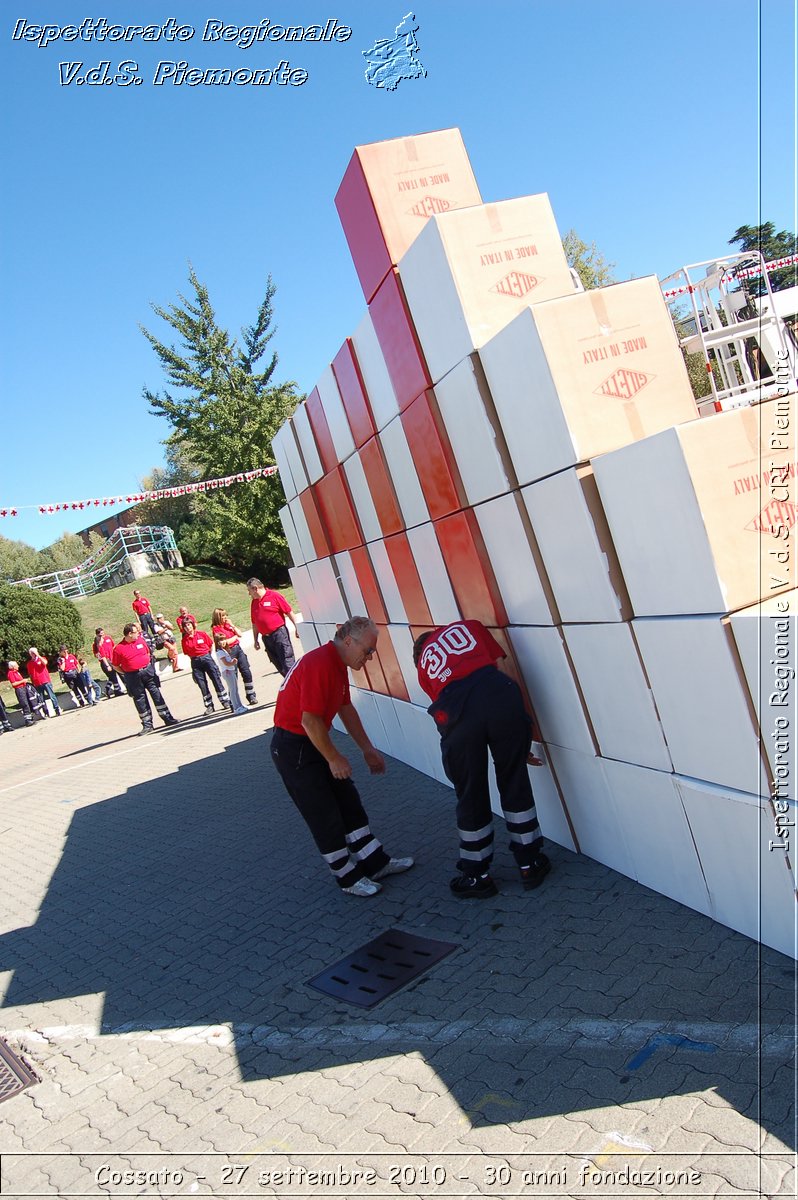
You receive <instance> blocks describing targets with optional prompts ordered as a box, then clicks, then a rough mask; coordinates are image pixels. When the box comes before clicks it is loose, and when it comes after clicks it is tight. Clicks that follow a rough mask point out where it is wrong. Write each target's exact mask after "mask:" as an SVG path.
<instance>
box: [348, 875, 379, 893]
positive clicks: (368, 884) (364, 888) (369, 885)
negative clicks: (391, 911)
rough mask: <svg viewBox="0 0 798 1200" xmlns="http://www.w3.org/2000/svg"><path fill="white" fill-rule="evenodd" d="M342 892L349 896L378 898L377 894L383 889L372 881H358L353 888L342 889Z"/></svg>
mask: <svg viewBox="0 0 798 1200" xmlns="http://www.w3.org/2000/svg"><path fill="white" fill-rule="evenodd" d="M341 891H342V892H346V894H347V896H376V895H377V892H381V891H382V888H381V887H380V885H379V884H378V883H374V882H373V881H372V880H371V879H365V878H363V879H358V881H357V883H353V884H352V886H351V887H348V888H341Z"/></svg>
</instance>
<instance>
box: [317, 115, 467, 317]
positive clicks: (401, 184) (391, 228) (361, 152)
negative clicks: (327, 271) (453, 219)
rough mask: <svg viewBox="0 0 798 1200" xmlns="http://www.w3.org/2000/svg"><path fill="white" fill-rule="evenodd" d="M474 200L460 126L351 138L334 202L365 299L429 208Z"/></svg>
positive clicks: (445, 208)
mask: <svg viewBox="0 0 798 1200" xmlns="http://www.w3.org/2000/svg"><path fill="white" fill-rule="evenodd" d="M481 200H482V197H481V196H480V194H479V188H478V187H477V182H476V179H475V178H474V173H473V171H472V170H471V164H470V162H469V161H468V155H467V154H466V149H465V146H464V145H463V138H462V135H461V133H460V130H459V129H441V130H437V131H436V132H434V133H422V134H418V135H417V136H415V137H403V138H392V139H391V140H389V141H385V142H372V143H370V144H369V145H366V146H356V147H355V152H354V154H353V155H352V158H351V159H350V161H349V166H348V167H347V169H346V173H345V174H344V177H343V180H342V181H341V186H340V187H339V189H338V192H337V194H336V197H335V207H336V208H337V209H338V216H339V217H340V220H341V224H342V225H343V229H344V234H345V235H346V240H347V242H348V244H349V250H350V253H351V255H352V260H353V262H354V264H355V270H356V271H357V274H358V278H359V279H360V285H361V287H362V288H363V292H364V295H365V297H366V300H371V297H372V296H373V295H374V293H375V292H376V290H377V288H378V287H379V285H380V282H381V280H382V279H384V277H385V275H386V274H387V272H388V271H389V270H390V268H391V267H392V266H395V265H396V264H397V263H398V262H399V259H400V258H401V257H402V255H403V254H404V252H405V251H406V250H407V248H408V246H410V244H411V243H412V242H413V240H414V238H415V237H416V236H417V235H418V233H419V231H420V230H421V229H422V228H423V226H424V223H425V222H426V221H427V220H428V219H429V217H430V216H431V215H432V214H434V213H441V212H448V211H449V210H450V209H453V208H463V207H464V206H465V205H469V204H479V203H481Z"/></svg>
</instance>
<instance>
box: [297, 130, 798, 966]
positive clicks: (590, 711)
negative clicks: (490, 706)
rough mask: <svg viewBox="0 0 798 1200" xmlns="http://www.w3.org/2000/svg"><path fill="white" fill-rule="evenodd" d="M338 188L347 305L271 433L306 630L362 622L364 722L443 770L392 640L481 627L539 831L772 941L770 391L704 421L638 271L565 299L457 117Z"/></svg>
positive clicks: (780, 734) (410, 672)
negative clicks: (499, 668)
mask: <svg viewBox="0 0 798 1200" xmlns="http://www.w3.org/2000/svg"><path fill="white" fill-rule="evenodd" d="M336 204H337V207H338V211H339V214H340V217H341V220H342V224H343V226H344V231H345V233H346V237H347V240H348V242H349V246H350V249H351V251H352V255H353V259H354V262H355V267H356V270H357V273H358V276H359V278H360V280H361V284H362V286H363V290H364V294H365V298H366V302H367V311H366V314H365V316H364V318H363V320H362V321H361V322H360V324H359V325H358V327H357V329H356V330H355V332H354V333H353V334H352V337H351V338H347V340H346V341H345V342H344V344H343V346H342V347H341V348H340V350H339V351H338V353H337V354H336V355H335V357H334V358H333V360H332V362H331V364H330V365H329V366H328V367H327V368H326V369H325V371H324V372H323V374H322V376H321V377H320V379H319V381H318V383H317V385H316V387H315V388H314V389H313V391H312V392H311V394H310V395H309V396H308V398H307V400H306V402H305V403H304V404H303V405H301V406H300V408H299V409H298V410H297V412H296V413H295V414H294V416H293V417H292V418H291V420H290V421H288V422H287V423H286V425H284V426H283V428H282V429H281V430H280V432H279V434H278V435H277V437H276V438H275V441H274V451H275V456H276V459H277V462H278V465H279V467H280V473H281V478H282V480H283V485H284V488H285V492H286V501H287V503H286V506H285V508H284V509H283V510H282V517H283V522H284V526H285V530H286V536H287V539H288V542H289V546H290V548H291V553H292V557H293V560H294V564H295V565H294V568H293V570H292V579H293V582H294V585H295V588H296V591H297V594H298V596H299V600H300V604H301V607H302V610H303V613H304V616H305V618H306V619H305V622H304V624H303V625H302V626H301V635H302V640H303V645H304V647H305V649H310V648H312V647H313V646H315V645H318V644H321V643H323V642H325V641H326V640H328V638H329V637H330V636H331V635H332V633H333V632H334V628H335V625H336V624H337V623H338V622H340V621H342V620H344V619H346V617H347V616H349V615H353V614H356V613H366V614H368V615H369V616H370V617H371V618H372V619H373V620H374V621H375V622H376V624H377V625H378V627H379V630H380V637H379V643H378V652H377V655H375V657H374V659H372V660H371V662H370V663H369V664H368V665H367V666H366V667H365V668H364V670H363V671H361V672H359V673H358V676H357V678H354V679H353V683H354V685H355V687H354V691H353V697H354V702H355V703H356V705H357V707H358V710H359V711H360V713H361V716H362V719H363V722H364V724H365V726H366V728H367V729H368V731H369V735H370V736H371V738H372V740H373V741H374V743H375V744H376V745H378V746H379V747H380V748H381V749H383V750H385V751H386V752H387V753H389V754H391V755H393V756H395V757H397V758H400V759H402V760H403V761H405V762H408V763H410V764H411V765H413V766H415V767H417V768H418V769H419V770H422V771H424V772H426V773H427V774H430V775H432V776H434V777H436V778H438V779H444V776H443V771H442V767H441V764H440V756H439V752H438V735H437V732H436V728H435V725H434V723H433V722H432V721H431V720H430V718H429V716H428V715H427V713H426V711H425V708H426V698H425V696H424V695H423V693H422V692H421V689H420V688H419V686H418V683H417V681H416V677H415V670H414V668H413V665H412V657H411V652H412V644H413V640H414V638H415V637H416V636H417V635H418V633H419V632H421V631H422V630H424V629H429V628H430V627H432V626H435V625H439V624H443V623H446V622H448V621H452V620H455V619H457V618H458V617H468V618H478V619H480V620H481V621H483V622H484V624H485V625H487V626H488V627H489V628H490V629H491V630H492V631H493V633H494V636H496V637H497V639H498V640H499V641H500V642H501V644H502V645H503V646H504V647H505V648H506V650H507V654H508V662H509V669H510V670H511V671H513V672H514V673H515V674H516V677H517V678H518V680H519V683H520V684H521V685H522V687H523V688H524V691H525V693H526V695H527V697H528V701H529V704H530V708H531V711H532V712H533V714H534V718H535V723H536V735H535V736H536V741H535V744H534V749H535V751H536V753H537V754H538V756H539V757H541V758H542V759H543V762H544V765H543V766H532V767H530V774H531V778H532V782H533V786H534V789H535V795H536V801H537V805H538V809H539V814H540V819H541V825H542V828H543V831H544V833H545V835H546V836H547V837H548V838H550V839H552V840H554V841H557V842H559V843H560V844H562V845H564V846H567V847H568V848H569V849H577V850H581V851H583V852H584V853H587V854H589V855H591V856H592V857H595V858H597V859H598V860H599V861H601V862H604V863H606V864H608V865H609V866H611V867H613V868H615V869H617V870H619V871H621V872H623V873H624V874H627V875H629V876H631V877H633V878H635V879H638V880H639V881H640V882H642V883H645V884H647V885H648V886H650V887H653V888H655V889H657V890H658V891H661V892H663V893H664V894H666V895H668V896H671V897H673V898H674V899H677V900H679V901H681V902H683V903H685V904H688V905H690V906H691V907H693V908H696V909H698V910H700V911H702V912H705V913H707V914H708V915H711V916H713V917H715V918H716V919H718V920H720V921H723V922H725V923H727V924H729V925H731V926H733V927H734V928H736V929H740V930H742V931H743V932H745V933H747V934H749V935H750V936H753V937H756V936H760V937H761V938H762V940H763V941H765V942H767V943H768V944H770V945H773V946H776V947H777V948H778V949H781V950H783V951H785V952H788V953H791V952H794V927H795V926H794V922H795V907H794V905H795V878H794V873H793V870H792V866H791V864H793V863H794V862H795V857H796V856H795V840H794V837H791V836H790V835H791V833H794V830H793V829H792V827H791V826H790V825H789V824H788V821H789V820H792V821H794V819H795V815H794V814H795V775H794V766H795V755H794V741H795V736H796V730H795V728H794V724H795V721H794V715H793V714H794V712H795V703H794V692H792V691H790V687H793V688H794V686H795V684H794V682H792V683H791V681H790V678H789V673H788V672H789V666H790V663H792V664H793V665H794V661H795V660H794V654H793V651H794V643H795V638H794V630H793V627H792V624H791V622H792V620H793V618H792V614H793V613H794V611H795V603H796V601H795V597H793V596H792V595H791V593H790V589H791V588H794V587H795V585H796V580H797V579H798V575H797V573H796V570H795V564H794V562H793V556H794V549H793V547H792V543H791V530H792V528H793V525H794V516H793V514H794V512H795V504H794V494H793V488H794V486H795V481H794V478H793V475H792V466H791V464H794V460H795V446H796V419H798V414H796V412H795V405H794V403H793V401H794V398H790V399H789V400H785V399H784V398H777V399H776V400H774V401H771V402H768V403H767V404H763V405H761V406H758V407H756V408H751V409H739V410H734V411H732V412H730V413H727V414H723V415H719V416H717V417H712V418H710V419H708V420H703V421H702V420H699V419H698V414H697V409H696V406H695V402H694V400H693V396H692V391H691V389H690V385H689V382H688V379H687V374H686V371H685V368H684V363H683V359H682V356H681V353H680V351H679V347H678V344H677V341H676V336H675V333H674V330H673V325H672V322H671V319H670V316H669V314H668V312H667V309H666V307H665V304H664V301H663V298H662V294H661V291H660V288H659V284H658V282H657V280H656V279H655V278H653V277H651V278H644V279H637V280H633V281H630V282H628V283H622V284H616V285H613V286H611V287H606V288H600V289H597V290H595V291H591V292H582V291H575V290H574V282H573V279H572V275H571V272H570V270H569V268H568V265H567V263H566V260H565V257H564V254H563V250H562V244H561V242H560V237H559V233H558V231H557V227H556V224H555V221H554V217H553V214H552V212H551V208H550V205H549V202H548V198H547V197H546V196H541V195H538V196H530V197H524V198H520V199H515V200H510V201H505V202H502V203H498V204H482V203H481V201H480V197H479V193H478V191H477V188H476V184H475V182H474V179H473V173H472V172H471V168H470V165H469V163H468V159H467V156H466V153H465V150H464V148H463V145H462V140H461V138H460V135H459V132H458V131H456V130H447V131H442V132H439V133H435V134H425V135H421V136H419V137H414V138H403V139H397V140H395V141H391V142H385V143H378V144H376V145H373V146H367V147H360V148H358V149H357V150H356V151H355V154H354V156H353V158H352V161H351V162H350V165H349V167H348V169H347V172H346V174H345V177H344V181H343V183H342V185H341V188H340V190H339V193H338V196H337V197H336ZM763 430H764V431H765V432H764V433H763ZM763 439H765V440H766V442H767V445H765V440H763ZM774 530H775V532H774ZM780 594H783V596H784V599H783V600H782V607H776V608H775V609H771V608H765V609H763V608H762V602H763V601H767V602H768V603H769V604H770V605H771V606H772V605H775V604H777V598H778V596H779V595H780ZM763 613H764V616H763ZM785 622H786V628H787V630H788V632H787V633H786V634H785V633H784V631H783V629H782V626H784V625H785ZM771 636H772V637H773V638H775V639H776V641H774V643H773V647H771V648H770V649H769V642H768V638H769V637H771ZM763 638H764V640H765V642H766V643H767V644H766V645H763ZM765 656H767V666H766V668H765V669H764V675H765V676H767V673H768V672H774V673H775V674H774V675H773V686H772V687H767V688H764V689H763V686H762V684H761V682H760V681H761V680H762V678H763V668H762V663H763V662H765ZM771 659H772V660H773V661H772V664H771V663H770V660H771ZM779 671H780V674H779V673H778V672H779ZM765 692H766V693H767V697H768V703H767V705H764V706H763V699H764V693H765ZM772 692H775V693H776V694H777V700H776V702H775V703H774V704H771V703H770V699H769V697H770V695H771V693H772ZM785 694H786V695H787V699H786V701H785V702H784V703H782V697H783V696H784V695H785ZM785 705H786V709H785ZM790 705H791V706H792V707H791V708H790ZM777 718H778V719H779V720H780V721H781V722H782V723H780V724H779V723H776V721H777ZM784 722H786V725H785V724H784ZM769 723H770V724H772V725H773V729H772V730H771V729H770V728H769V727H768V724H769ZM771 735H772V736H771ZM762 746H764V750H763V749H762ZM785 763H786V765H785ZM779 787H780V790H779ZM782 798H783V800H784V811H783V812H782V810H781V809H780V808H779V807H778V805H777V801H778V800H781V799H782ZM785 813H786V815H785ZM777 818H778V820H777ZM774 831H775V832H776V834H777V836H776V837H774V836H773V834H774ZM774 843H775V844H774ZM760 900H761V903H760Z"/></svg>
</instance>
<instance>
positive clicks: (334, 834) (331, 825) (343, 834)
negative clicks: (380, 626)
mask: <svg viewBox="0 0 798 1200" xmlns="http://www.w3.org/2000/svg"><path fill="white" fill-rule="evenodd" d="M376 644H377V628H376V626H375V625H374V623H373V622H372V621H370V620H369V619H368V617H351V618H350V619H349V620H348V621H345V622H344V624H343V625H339V627H338V631H337V633H336V635H335V637H334V639H333V640H332V641H331V642H328V643H327V645H326V646H319V647H318V649H316V650H310V651H308V653H307V654H304V655H303V656H302V658H300V659H299V661H298V662H297V663H296V665H295V666H294V668H293V670H292V671H291V672H290V673H289V674H288V675H287V676H286V678H285V681H284V683H283V684H282V686H281V688H280V690H279V692H278V693H277V704H276V706H275V710H274V733H273V734H272V744H271V755H272V762H273V763H274V765H275V767H276V768H277V770H278V772H279V774H280V778H281V779H282V781H283V783H284V784H285V786H286V789H287V791H288V795H289V796H290V797H291V799H292V800H293V802H294V804H295V805H296V806H297V808H298V809H299V811H300V813H301V815H302V817H303V818H304V820H305V823H306V824H307V826H308V829H309V830H310V832H311V834H312V835H313V840H314V841H315V843H316V845H317V846H318V849H319V851H320V853H321V856H322V858H323V859H324V861H325V862H326V863H327V866H328V867H329V868H330V870H331V871H332V873H333V876H334V877H335V881H336V883H337V884H338V886H339V888H341V890H342V891H344V892H346V893H347V894H348V895H350V896H374V895H376V894H377V892H379V891H380V885H379V883H377V882H376V880H378V879H382V878H383V877H384V876H386V875H398V874H399V873H400V872H401V871H407V870H409V869H410V867H412V865H413V859H412V858H389V857H388V855H387V854H386V853H385V851H384V850H383V848H382V846H381V845H380V843H379V842H378V841H377V839H376V838H375V837H374V835H373V833H372V832H371V830H370V829H369V819H368V816H367V815H366V810H365V809H364V807H363V804H362V801H361V799H360V794H359V792H358V790H357V788H356V787H355V785H354V783H353V782H352V768H351V766H350V764H349V760H348V759H347V758H345V757H344V755H343V754H340V753H339V751H338V750H337V749H336V747H335V745H334V744H333V742H332V740H331V738H330V726H331V725H332V722H333V719H334V717H335V716H336V715H337V716H339V717H340V718H341V720H342V722H343V724H344V727H345V729H346V731H347V733H348V734H349V735H350V737H352V739H353V740H354V742H355V745H356V746H358V747H359V749H360V750H361V751H362V752H363V758H364V759H365V760H366V765H367V766H368V768H369V770H370V771H371V773H372V775H382V774H383V773H384V772H385V759H384V758H383V757H382V755H381V754H380V752H379V750H377V749H375V747H374V746H372V744H371V742H370V741H369V739H368V735H367V734H366V731H365V729H364V728H363V724H362V722H361V720H360V717H359V716H358V713H357V710H356V709H355V708H354V706H353V704H352V699H351V696H350V692H349V676H348V674H347V668H349V667H351V668H352V670H354V671H359V670H360V668H361V667H362V666H363V665H364V663H366V662H367V661H368V659H369V658H371V656H372V654H373V653H374V649H375V647H376Z"/></svg>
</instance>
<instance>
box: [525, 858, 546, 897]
mask: <svg viewBox="0 0 798 1200" xmlns="http://www.w3.org/2000/svg"><path fill="white" fill-rule="evenodd" d="M520 870H521V883H522V884H523V885H524V891H526V892H531V891H533V890H534V889H535V888H539V887H540V885H541V883H542V882H543V880H544V879H545V878H546V876H547V875H548V873H549V871H550V870H551V863H550V862H549V860H548V859H547V858H546V855H545V854H538V856H537V858H536V859H535V861H534V862H533V863H532V865H531V866H529V867H521V868H520Z"/></svg>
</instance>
